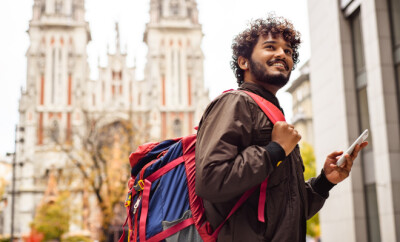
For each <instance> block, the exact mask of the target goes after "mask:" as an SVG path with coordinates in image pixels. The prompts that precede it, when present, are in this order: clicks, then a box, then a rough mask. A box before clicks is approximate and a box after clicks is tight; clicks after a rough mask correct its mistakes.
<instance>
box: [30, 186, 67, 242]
mask: <svg viewBox="0 0 400 242" xmlns="http://www.w3.org/2000/svg"><path fill="white" fill-rule="evenodd" d="M68 196H69V193H68V192H64V193H62V194H60V195H59V196H58V197H57V198H56V200H55V201H54V202H51V203H46V204H42V205H40V207H39V208H38V209H37V210H36V216H35V219H34V220H33V222H32V224H31V225H32V227H33V229H36V230H37V231H38V232H40V233H42V234H43V235H44V240H45V241H47V240H60V239H61V235H62V234H63V233H65V232H67V231H68V228H69V220H70V215H69V210H68V205H69V202H68Z"/></svg>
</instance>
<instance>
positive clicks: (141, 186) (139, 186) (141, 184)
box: [133, 180, 144, 192]
mask: <svg viewBox="0 0 400 242" xmlns="http://www.w3.org/2000/svg"><path fill="white" fill-rule="evenodd" d="M133 189H135V191H136V192H140V191H143V189H144V181H143V180H139V181H138V182H137V184H136V185H134V186H133Z"/></svg>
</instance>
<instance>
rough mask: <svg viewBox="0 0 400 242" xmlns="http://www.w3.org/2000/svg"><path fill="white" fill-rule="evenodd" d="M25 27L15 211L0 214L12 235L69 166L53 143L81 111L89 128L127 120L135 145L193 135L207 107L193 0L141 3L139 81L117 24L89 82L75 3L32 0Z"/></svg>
mask: <svg viewBox="0 0 400 242" xmlns="http://www.w3.org/2000/svg"><path fill="white" fill-rule="evenodd" d="M27 33H28V35H29V38H30V46H29V48H28V50H27V52H26V58H27V76H26V90H23V91H22V93H21V99H20V103H19V123H18V134H17V139H18V140H23V141H24V142H18V143H17V146H16V164H17V166H16V178H15V193H14V194H15V197H14V208H13V207H12V206H11V202H9V205H8V207H7V208H6V211H5V215H4V234H10V233H11V231H10V230H11V229H10V228H11V227H12V226H11V223H13V224H14V227H13V229H14V231H13V233H14V236H17V237H19V236H22V235H26V234H28V233H29V232H30V223H31V222H32V220H33V218H34V216H35V211H36V209H37V206H38V205H39V204H40V203H42V202H43V200H44V196H46V194H47V193H49V189H50V190H51V188H49V177H52V180H54V177H57V174H61V173H62V172H63V171H64V169H65V167H68V163H69V162H70V157H68V155H66V154H65V152H62V148H60V146H59V145H57V144H59V143H62V144H65V143H66V144H69V145H70V147H75V148H77V149H78V148H79V147H80V146H81V145H82V144H80V138H79V134H82V133H85V129H87V127H88V126H86V125H85V122H86V120H85V117H88V116H90V117H96V118H97V120H98V121H99V122H98V123H97V124H96V127H98V128H101V127H106V126H107V125H109V124H111V123H114V122H117V121H121V122H128V123H131V124H132V126H133V127H134V130H136V131H137V132H139V133H140V136H141V137H142V138H143V137H145V138H144V140H143V141H146V142H148V141H157V140H161V139H166V138H172V137H179V136H183V135H187V134H190V133H193V132H194V129H193V127H195V126H196V125H197V123H198V121H199V120H200V117H201V115H202V112H203V111H204V109H205V107H206V105H207V104H208V103H209V98H208V90H207V89H206V88H205V87H204V81H203V61H204V56H203V52H202V50H201V48H200V45H201V41H202V37H203V33H202V27H201V24H200V23H199V21H198V9H197V4H196V1H195V0H150V21H149V22H148V23H147V24H146V29H145V32H144V36H143V41H144V42H145V44H147V46H148V53H147V62H146V65H145V70H144V78H143V80H136V78H135V76H136V74H135V72H136V69H135V67H134V66H133V67H130V66H127V64H126V62H127V61H126V60H127V54H126V53H124V51H122V50H121V48H120V40H119V35H120V32H119V28H118V24H116V46H115V52H114V53H108V55H107V56H108V61H107V65H105V66H99V67H98V68H99V69H98V72H99V76H98V79H97V80H91V79H90V71H91V70H90V69H89V65H88V62H87V59H88V54H87V46H88V43H89V42H90V41H91V32H90V28H89V23H88V22H87V21H85V8H84V0H34V4H33V15H32V19H31V21H30V23H29V29H28V31H27ZM138 34H141V33H138ZM128 45H129V43H128ZM126 162H128V160H127V159H126ZM54 174H56V175H54ZM126 180H128V177H126ZM54 183H55V182H54V181H52V184H53V185H52V186H53V187H54V186H55V185H54ZM75 183H79V181H77V182H75ZM50 193H51V192H50ZM83 197H85V194H84V193H76V198H74V201H76V202H75V203H74V206H75V207H77V208H81V211H84V209H82V208H83V207H84V202H82V201H83V199H82V198H83ZM47 199H48V198H47ZM8 201H12V198H11V192H9V196H8ZM13 210H14V211H13ZM84 220H85V218H82V216H81V215H78V216H76V217H75V218H74V221H77V222H74V223H72V224H71V225H70V228H69V230H70V231H72V232H74V231H82V230H84V229H86V228H84V227H85V226H84V224H85V221H84Z"/></svg>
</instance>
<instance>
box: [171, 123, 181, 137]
mask: <svg viewBox="0 0 400 242" xmlns="http://www.w3.org/2000/svg"><path fill="white" fill-rule="evenodd" d="M173 125H174V127H173V130H174V136H175V137H181V136H182V122H181V121H180V120H179V119H175V121H174V124H173Z"/></svg>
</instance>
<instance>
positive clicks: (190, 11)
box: [150, 0, 198, 24]
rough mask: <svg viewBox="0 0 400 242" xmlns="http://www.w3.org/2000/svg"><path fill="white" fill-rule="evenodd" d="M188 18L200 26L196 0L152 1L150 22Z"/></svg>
mask: <svg viewBox="0 0 400 242" xmlns="http://www.w3.org/2000/svg"><path fill="white" fill-rule="evenodd" d="M162 18H163V19H177V18H179V19H182V18H188V19H190V21H191V22H192V23H194V24H198V10H197V4H196V0H163V1H161V0H151V1H150V22H151V23H159V22H160V20H161V19H162Z"/></svg>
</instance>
